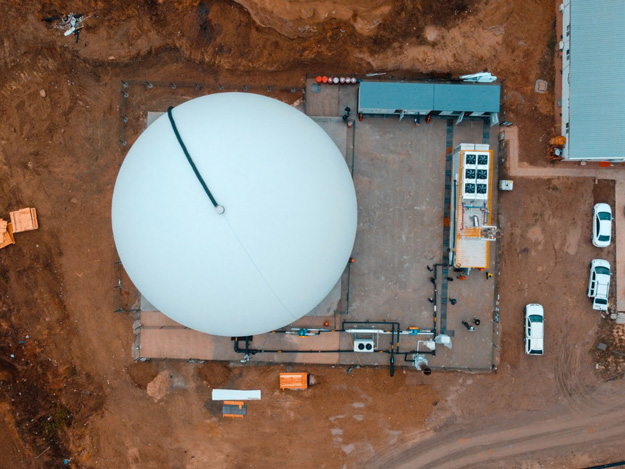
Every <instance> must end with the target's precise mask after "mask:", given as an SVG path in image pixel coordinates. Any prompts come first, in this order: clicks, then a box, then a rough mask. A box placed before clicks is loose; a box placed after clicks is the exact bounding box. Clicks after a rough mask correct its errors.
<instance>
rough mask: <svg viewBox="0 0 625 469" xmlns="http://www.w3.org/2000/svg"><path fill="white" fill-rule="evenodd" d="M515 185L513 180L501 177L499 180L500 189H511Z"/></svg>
mask: <svg viewBox="0 0 625 469" xmlns="http://www.w3.org/2000/svg"><path fill="white" fill-rule="evenodd" d="M513 185H514V182H513V181H509V180H507V179H501V180H500V181H499V190H500V191H511V190H512V186H513Z"/></svg>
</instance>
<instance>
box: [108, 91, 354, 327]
mask: <svg viewBox="0 0 625 469" xmlns="http://www.w3.org/2000/svg"><path fill="white" fill-rule="evenodd" d="M172 115H173V118H174V120H175V123H176V127H177V128H178V131H179V133H180V136H181V138H182V141H183V142H184V144H185V145H186V147H187V149H188V151H189V154H190V156H191V158H192V159H193V161H194V163H195V165H196V166H197V168H198V171H199V173H200V174H201V176H202V178H203V179H204V181H205V183H206V185H207V187H208V188H209V190H210V192H211V193H212V195H213V196H214V198H215V200H216V202H217V203H218V204H219V205H220V206H221V207H223V209H224V210H223V213H219V212H220V210H215V207H214V206H213V204H212V203H211V201H210V199H209V197H208V196H207V194H206V192H205V191H204V189H203V188H202V186H201V184H200V182H199V180H198V178H197V177H196V175H195V174H194V172H193V170H192V168H191V165H190V164H189V162H188V161H187V159H186V157H185V155H184V153H183V151H182V149H181V147H180V145H179V143H178V141H177V139H176V137H175V135H174V132H173V130H172V126H171V124H170V121H169V118H168V116H167V114H165V115H163V116H161V117H160V118H158V119H157V120H156V121H155V122H154V123H153V124H152V125H150V126H149V127H148V129H146V130H145V132H144V133H143V134H142V135H141V136H140V137H139V138H138V139H137V141H136V142H135V144H134V145H133V146H132V148H131V149H130V151H129V152H128V155H127V156H126V159H125V160H124V163H123V165H122V167H121V169H120V171H119V175H118V177H117V181H116V184H115V190H114V193H113V205H112V223H113V235H114V238H115V245H116V247H117V251H118V253H119V256H120V259H121V261H122V264H123V265H124V268H125V269H126V271H127V272H128V275H129V276H130V278H131V280H132V281H133V282H134V284H135V285H136V287H137V288H138V289H139V291H141V293H142V294H143V295H144V296H145V298H146V299H147V300H148V301H149V302H150V303H152V305H154V306H155V307H156V308H157V309H158V310H160V311H161V312H163V313H164V314H166V315H167V316H169V317H170V318H172V319H174V320H175V321H177V322H179V323H181V324H183V325H185V326H188V327H190V328H192V329H196V330H199V331H202V332H206V333H209V334H215V335H222V336H247V335H254V334H261V333H265V332H269V331H271V330H274V329H277V328H280V327H283V326H285V325H288V324H290V323H292V322H293V321H295V320H297V319H299V318H300V317H302V316H304V315H305V314H307V313H308V312H310V311H311V310H312V309H313V308H315V306H317V305H318V304H319V303H320V302H321V301H322V300H323V299H324V298H325V297H326V296H327V295H328V293H329V292H330V291H331V290H332V288H333V287H334V285H335V284H336V283H337V281H338V280H339V278H340V277H341V275H342V273H343V271H344V269H345V266H346V264H347V262H348V260H349V257H350V255H351V251H352V248H353V245H354V239H355V236H356V224H357V207H356V193H355V190H354V184H353V181H352V178H351V175H350V172H349V170H348V168H347V165H346V163H345V159H344V158H343V156H342V155H341V153H340V152H339V150H338V148H337V147H336V145H335V144H334V142H333V141H332V140H331V139H330V137H329V136H328V135H327V134H326V132H325V131H324V130H323V129H322V128H321V127H319V126H318V125H317V124H316V123H315V122H314V121H313V120H312V119H310V118H309V117H308V116H306V115H305V114H303V113H302V112H300V111H298V110H297V109H295V108H293V107H291V106H289V105H287V104H284V103H282V102H280V101H277V100H275V99H271V98H267V97H264V96H259V95H254V94H248V93H221V94H213V95H209V96H204V97H202V98H197V99H194V100H191V101H188V102H186V103H184V104H182V105H180V106H177V107H176V108H174V109H173V111H172Z"/></svg>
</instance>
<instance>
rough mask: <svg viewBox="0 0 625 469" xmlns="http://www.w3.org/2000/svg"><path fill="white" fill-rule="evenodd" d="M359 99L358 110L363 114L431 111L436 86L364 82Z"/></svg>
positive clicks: (361, 84)
mask: <svg viewBox="0 0 625 469" xmlns="http://www.w3.org/2000/svg"><path fill="white" fill-rule="evenodd" d="M358 99H359V101H358V106H359V108H358V109H359V110H363V112H367V110H371V111H373V110H380V111H381V110H386V111H387V112H394V111H395V110H396V109H421V110H428V111H431V110H432V109H434V85H433V84H432V83H388V82H375V81H363V82H361V83H360V89H359V94H358ZM371 111H369V112H371ZM380 111H378V112H380Z"/></svg>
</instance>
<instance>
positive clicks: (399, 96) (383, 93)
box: [358, 81, 501, 124]
mask: <svg viewBox="0 0 625 469" xmlns="http://www.w3.org/2000/svg"><path fill="white" fill-rule="evenodd" d="M500 95H501V87H500V85H499V84H482V83H407V82H376V81H363V82H361V83H360V89H359V93H358V113H359V114H362V115H397V116H399V117H400V119H401V118H403V117H404V116H426V115H440V116H450V117H457V118H458V122H460V121H461V120H462V119H463V118H464V117H465V116H469V117H484V118H490V119H491V122H492V123H493V124H495V123H497V122H498V117H497V116H498V114H497V113H498V112H499V101H500Z"/></svg>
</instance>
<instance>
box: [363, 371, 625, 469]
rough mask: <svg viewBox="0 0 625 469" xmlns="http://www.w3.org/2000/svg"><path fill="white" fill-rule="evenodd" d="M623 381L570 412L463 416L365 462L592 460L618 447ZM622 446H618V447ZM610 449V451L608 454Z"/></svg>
mask: <svg viewBox="0 0 625 469" xmlns="http://www.w3.org/2000/svg"><path fill="white" fill-rule="evenodd" d="M624 387H625V386H624V385H623V383H608V384H606V385H603V386H602V387H601V389H597V390H596V392H594V393H592V394H589V395H588V399H589V400H591V401H592V402H593V405H590V406H587V407H585V408H584V407H583V406H580V407H579V408H578V409H577V412H576V414H575V415H571V412H570V403H569V402H567V403H563V404H562V405H559V406H558V407H557V408H555V409H554V410H553V411H547V412H530V413H524V414H519V413H511V414H508V415H506V416H498V417H493V416H489V417H484V418H478V419H473V420H471V421H465V422H463V423H461V424H460V425H457V426H456V427H454V428H453V429H450V430H449V431H443V432H440V433H437V434H435V435H434V436H433V437H431V438H428V439H425V440H421V439H420V437H419V436H416V439H415V440H413V441H408V442H406V443H405V444H404V445H403V446H400V447H395V448H388V452H387V453H386V454H383V455H382V456H381V457H379V458H376V459H374V460H371V461H370V464H369V466H370V467H379V468H382V467H398V468H416V467H418V468H446V469H447V468H465V467H494V466H497V467H504V466H505V467H510V466H513V465H517V464H521V463H524V462H530V461H531V462H533V463H537V462H539V461H541V460H543V461H546V460H547V459H550V458H554V457H558V456H562V457H564V456H568V457H570V455H571V453H573V454H575V455H577V457H578V458H579V459H580V460H585V461H587V460H593V459H592V458H593V457H595V456H594V454H598V453H599V450H603V451H604V453H603V454H604V455H605V454H608V452H609V451H612V452H614V451H618V450H619V448H620V446H619V445H617V446H614V443H615V442H620V443H622V441H623V440H625V425H623V422H624V421H625V407H623V405H622V398H621V396H622V393H623V390H624ZM620 450H621V451H622V448H621V449H620ZM614 454H616V453H614Z"/></svg>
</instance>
